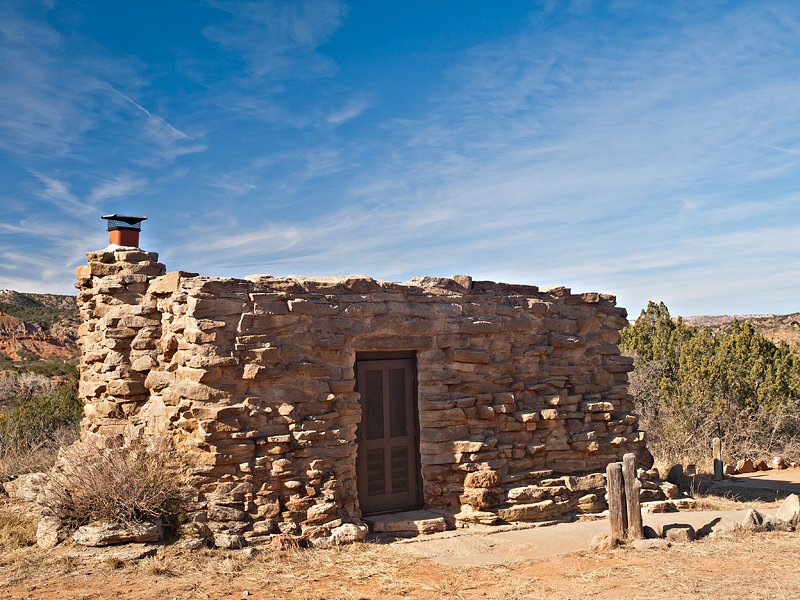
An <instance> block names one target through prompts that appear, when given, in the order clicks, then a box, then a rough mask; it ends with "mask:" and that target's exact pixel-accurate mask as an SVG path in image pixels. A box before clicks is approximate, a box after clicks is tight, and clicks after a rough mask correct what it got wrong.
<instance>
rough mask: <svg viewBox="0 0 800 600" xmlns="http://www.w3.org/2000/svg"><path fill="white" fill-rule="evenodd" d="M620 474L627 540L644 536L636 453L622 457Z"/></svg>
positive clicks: (640, 486)
mask: <svg viewBox="0 0 800 600" xmlns="http://www.w3.org/2000/svg"><path fill="white" fill-rule="evenodd" d="M622 476H623V478H624V479H625V501H626V506H627V513H628V531H627V533H628V535H627V538H628V539H629V540H641V539H642V538H644V533H643V531H642V503H641V501H640V500H639V490H640V489H641V488H642V484H641V482H640V481H639V480H638V479H637V478H636V455H635V454H632V453H630V452H629V453H628V454H626V455H624V456H623V457H622Z"/></svg>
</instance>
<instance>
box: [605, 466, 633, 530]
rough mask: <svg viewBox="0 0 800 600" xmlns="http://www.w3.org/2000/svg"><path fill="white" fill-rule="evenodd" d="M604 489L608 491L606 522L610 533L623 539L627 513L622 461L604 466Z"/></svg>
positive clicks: (626, 527)
mask: <svg viewBox="0 0 800 600" xmlns="http://www.w3.org/2000/svg"><path fill="white" fill-rule="evenodd" d="M606 482H607V483H606V489H607V491H608V522H609V524H610V525H611V535H612V536H613V537H615V538H617V539H619V540H620V541H624V540H625V532H626V531H627V529H628V515H627V510H626V504H625V484H624V482H623V479H622V463H611V464H609V465H608V466H607V467H606Z"/></svg>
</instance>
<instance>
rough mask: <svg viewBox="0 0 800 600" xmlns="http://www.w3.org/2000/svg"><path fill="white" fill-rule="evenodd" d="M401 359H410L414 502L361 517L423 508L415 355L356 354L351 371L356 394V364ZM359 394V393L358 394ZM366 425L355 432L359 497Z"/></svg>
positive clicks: (404, 352) (403, 352)
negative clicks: (360, 466)
mask: <svg viewBox="0 0 800 600" xmlns="http://www.w3.org/2000/svg"><path fill="white" fill-rule="evenodd" d="M401 359H410V360H411V381H412V386H411V388H412V389H411V404H412V413H413V425H414V445H413V450H414V452H413V455H414V456H413V463H412V465H413V469H414V474H413V477H410V480H411V481H410V483H413V485H414V486H415V488H416V502H415V503H414V504H413V505H411V506H406V507H402V508H395V509H391V510H380V511H370V512H364V511H363V510H362V511H361V515H362V516H369V515H380V514H391V513H397V512H405V511H409V510H419V509H420V508H422V507H423V505H424V503H425V499H424V496H423V490H422V457H421V455H420V451H419V444H420V423H419V383H418V380H417V353H416V352H415V351H413V350H410V351H400V352H386V351H383V352H357V353H356V360H355V365H354V366H353V371H354V373H355V378H356V389H355V391H356V392H359V390H358V364H359V363H368V362H380V361H387V360H401ZM359 393H360V392H359ZM361 406H362V404H361V399H359V407H361ZM365 425H366V423H365V422H364V419H363V414H362V420H361V422H359V424H358V428H357V430H356V440H357V442H356V443H357V446H358V449H357V450H356V490H357V493H358V495H359V496H360V495H361V489H360V488H361V485H360V481H359V469H358V465H359V464H360V463H359V455H360V453H361V451H362V449H361V444H360V443H359V441H360V440H361V437H362V435H363V433H364V432H363V427H364V426H365ZM362 458H363V460H366V458H365V457H362ZM360 507H361V502H360V501H359V508H360Z"/></svg>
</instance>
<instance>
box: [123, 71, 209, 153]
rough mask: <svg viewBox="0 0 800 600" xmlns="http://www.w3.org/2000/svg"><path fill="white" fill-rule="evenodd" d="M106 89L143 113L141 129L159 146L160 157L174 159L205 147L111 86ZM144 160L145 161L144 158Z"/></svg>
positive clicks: (200, 150)
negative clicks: (142, 126)
mask: <svg viewBox="0 0 800 600" xmlns="http://www.w3.org/2000/svg"><path fill="white" fill-rule="evenodd" d="M108 89H109V90H110V91H111V92H112V93H113V94H115V95H116V96H118V97H119V98H121V99H122V100H123V101H124V102H126V103H128V104H129V105H130V106H132V107H133V108H134V109H135V110H136V111H137V112H139V113H140V114H142V115H144V118H145V125H144V128H143V129H144V131H145V132H146V133H147V135H148V137H149V138H150V139H151V140H152V141H153V143H155V144H156V145H157V146H159V147H160V149H161V152H160V153H159V154H160V156H161V157H162V158H166V159H168V160H174V159H175V158H177V157H178V156H182V155H184V154H193V153H195V152H202V151H203V150H205V149H206V146H205V145H204V144H201V143H199V142H197V141H196V140H195V139H194V138H192V137H189V136H188V135H186V134H185V133H184V132H182V131H180V130H178V129H176V128H175V127H173V126H172V125H171V124H169V123H168V122H167V121H165V120H164V119H162V118H161V117H159V116H158V115H155V114H153V113H151V112H150V111H149V110H147V109H146V108H145V107H143V106H142V105H141V104H139V103H137V102H136V101H134V100H132V99H131V98H129V97H128V96H126V95H125V94H123V93H122V92H120V91H119V90H117V89H115V88H114V87H113V86H111V85H108ZM144 162H146V160H145V161H144Z"/></svg>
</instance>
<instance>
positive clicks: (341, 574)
mask: <svg viewBox="0 0 800 600" xmlns="http://www.w3.org/2000/svg"><path fill="white" fill-rule="evenodd" d="M67 550H69V549H67ZM63 552H64V551H63V550H62V551H56V552H43V551H41V550H38V549H37V548H17V549H16V550H13V551H5V552H2V553H0V557H1V558H0V574H2V576H1V577H0V586H4V587H6V588H7V589H9V591H15V592H16V591H24V590H31V589H36V590H37V591H42V590H44V589H47V590H48V592H47V594H40V595H37V594H32V595H31V596H32V597H35V598H39V597H42V598H44V597H47V598H59V599H60V598H63V599H64V600H66V599H67V598H69V597H74V598H80V597H82V596H85V595H87V594H91V593H94V592H96V591H97V590H98V589H101V590H102V591H103V593H104V596H108V597H118V598H146V599H150V598H152V599H155V598H214V599H218V598H231V597H234V598H244V591H245V590H246V591H247V592H248V596H247V597H252V598H291V599H301V600H322V599H326V600H334V599H342V600H344V599H347V600H360V599H362V598H365V599H374V598H386V599H388V598H401V597H402V598H420V599H422V598H424V599H435V600H439V599H462V600H475V599H482V600H489V599H497V600H500V599H503V600H522V599H538V598H542V599H544V598H548V599H553V600H566V599H568V598H569V599H572V600H575V599H577V598H605V599H611V598H614V599H616V598H642V597H647V598H654V599H658V598H687V599H688V598H692V599H703V598H709V599H711V598H714V599H719V598H747V599H751V598H752V599H762V598H797V597H800V563H798V561H797V560H796V556H798V554H799V553H800V535H797V534H787V533H771V534H743V535H738V536H735V537H733V538H730V539H722V540H705V541H700V542H695V543H692V544H682V545H681V544H678V545H675V546H673V548H672V549H670V550H668V551H634V550H631V549H621V550H616V551H613V552H608V553H592V552H589V551H585V552H578V553H573V554H569V555H563V556H557V557H552V558H549V559H546V560H540V561H529V562H524V563H506V564H500V565H492V566H486V567H468V568H454V567H447V566H443V565H440V564H437V563H434V562H431V561H428V560H427V559H421V558H416V557H412V556H410V555H407V554H405V553H403V552H402V551H400V550H399V549H398V547H393V546H380V545H372V544H356V545H351V546H346V547H343V548H336V549H329V550H291V551H277V550H273V549H271V548H265V549H263V550H262V551H260V552H257V553H255V554H253V555H248V554H247V553H245V552H243V551H226V550H201V551H199V552H188V551H179V550H177V549H175V548H173V547H169V546H166V547H163V548H161V549H160V550H159V554H158V556H156V557H153V558H150V559H145V560H142V561H140V562H139V563H133V564H128V563H120V562H113V563H111V562H109V561H108V559H106V560H105V562H104V563H102V564H100V565H98V564H90V563H82V562H81V561H79V560H77V559H75V558H69V557H65V556H64V555H63ZM45 585H46V586H47V587H46V588H45ZM62 592H63V593H62ZM20 595H22V594H20Z"/></svg>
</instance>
